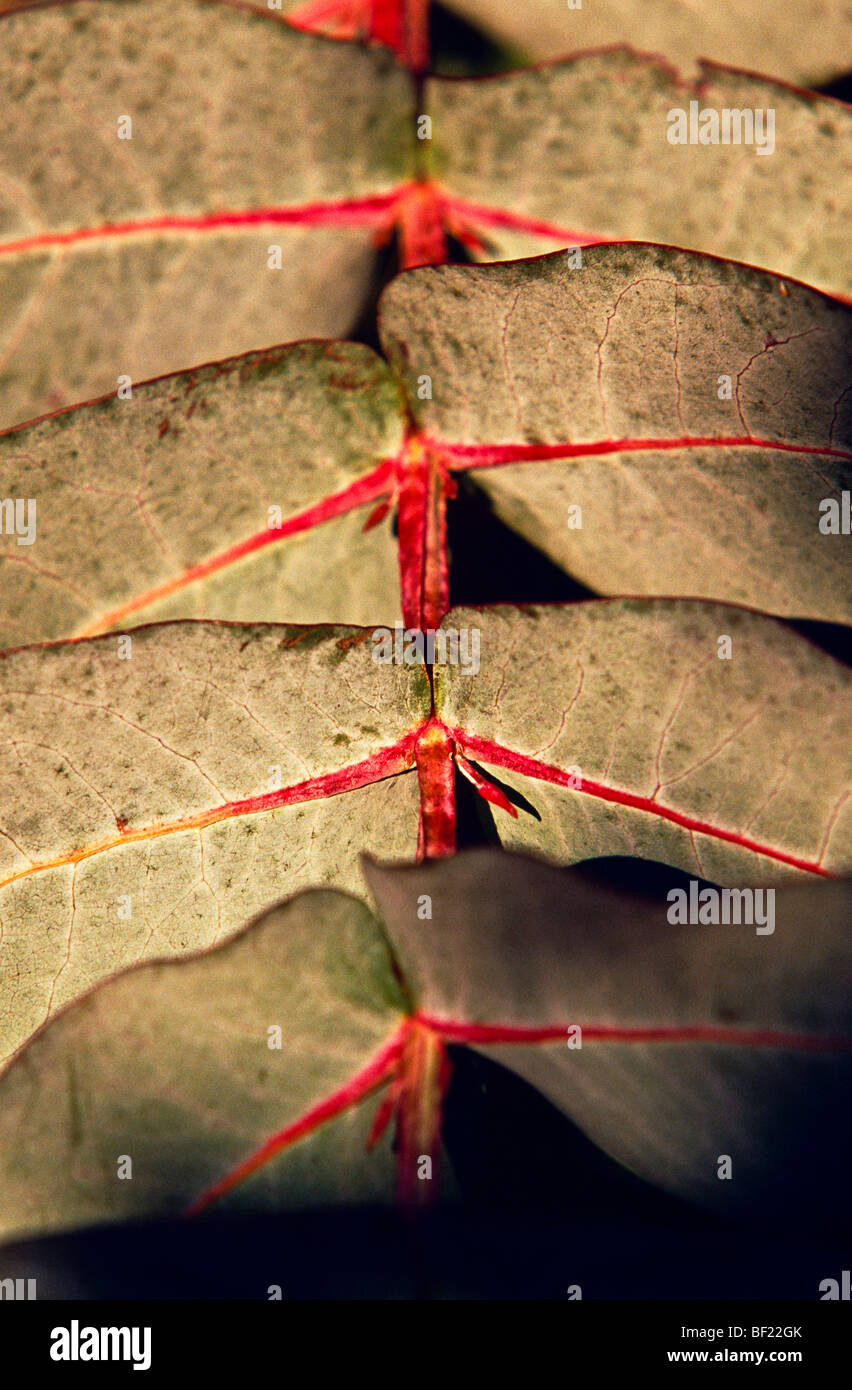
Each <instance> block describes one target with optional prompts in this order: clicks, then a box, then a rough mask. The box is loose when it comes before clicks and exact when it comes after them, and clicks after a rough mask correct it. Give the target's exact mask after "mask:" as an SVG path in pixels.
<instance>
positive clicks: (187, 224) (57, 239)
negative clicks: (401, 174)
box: [0, 189, 399, 256]
mask: <svg viewBox="0 0 852 1390" xmlns="http://www.w3.org/2000/svg"><path fill="white" fill-rule="evenodd" d="M398 197H399V190H397V189H392V190H391V192H389V193H377V194H376V195H375V196H373V197H367V198H348V199H347V198H341V199H336V200H329V201H326V202H316V203H303V204H300V205H294V206H290V207H264V208H242V209H237V210H234V209H229V210H227V211H222V212H207V213H200V214H197V215H194V216H185V217H181V216H177V215H170V214H167V215H163V216H159V217H140V218H131V219H128V220H127V221H125V222H105V223H102V224H101V225H100V226H96V227H75V228H73V229H71V230H69V231H66V232H40V233H38V234H36V235H35V236H28V237H20V238H19V239H18V240H17V241H6V242H2V243H0V256H3V255H6V256H8V255H21V254H24V253H25V252H28V251H44V250H47V251H49V250H54V249H59V248H61V247H64V246H76V245H79V244H81V243H83V242H89V241H108V240H111V239H115V238H119V237H128V236H142V235H145V234H146V233H150V232H215V231H220V230H222V229H223V228H227V227H252V226H263V225H266V226H287V225H290V224H293V225H302V226H325V227H328V226H367V227H381V226H385V225H387V224H388V222H389V220H390V219H391V218H392V216H393V212H394V209H395V206H396V202H397V199H398Z"/></svg>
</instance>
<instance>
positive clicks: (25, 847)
mask: <svg viewBox="0 0 852 1390" xmlns="http://www.w3.org/2000/svg"><path fill="white" fill-rule="evenodd" d="M368 637H369V633H368V632H364V631H363V630H361V629H351V628H348V629H347V628H340V629H335V628H290V627H272V626H269V627H260V626H255V627H243V626H241V625H239V624H224V623H222V624H217V623H167V624H162V625H154V626H151V627H143V628H138V629H136V630H135V631H134V632H133V635H132V643H133V648H132V657H131V659H129V660H122V659H120V658H119V655H118V641H119V639H118V638H116V637H114V636H109V637H102V638H95V639H92V640H90V641H86V642H79V643H70V644H66V645H58V646H54V647H44V648H39V647H32V648H25V649H23V650H20V651H18V652H15V653H12V654H11V655H7V656H5V657H4V658H2V659H0V666H2V676H0V689H2V710H0V729H2V732H0V760H2V775H0V787H2V803H3V804H2V813H0V815H2V826H3V834H2V837H0V864H2V868H0V881H2V887H0V902H1V903H2V906H0V920H2V922H3V928H4V930H3V935H2V940H0V979H2V993H3V1018H2V1040H0V1057H2V1058H5V1057H7V1056H8V1055H9V1053H10V1052H11V1051H13V1050H14V1049H15V1048H16V1047H18V1046H19V1045H20V1043H21V1042H22V1041H23V1040H24V1039H25V1038H26V1037H28V1036H29V1035H30V1034H31V1033H32V1032H33V1031H34V1029H35V1028H37V1027H38V1026H39V1025H40V1024H41V1022H42V1021H43V1020H44V1019H45V1018H46V1017H48V1016H49V1015H50V1014H51V1013H52V1012H53V1011H55V1010H56V1009H57V1008H59V1007H61V1006H62V1004H63V1003H65V1002H67V1000H69V999H71V998H74V997H76V996H77V995H79V994H80V993H81V992H82V991H83V990H85V989H86V988H88V987H89V986H90V985H91V984H93V983H95V982H96V981H98V980H100V979H103V978H104V976H106V975H109V974H112V973H114V972H115V971H116V970H119V969H121V968H123V967H124V966H127V965H129V964H132V963H134V962H135V961H137V960H142V959H149V960H150V959H152V958H154V957H156V956H163V955H169V954H175V955H179V954H181V953H184V952H186V951H194V950H198V949H200V948H201V947H203V946H207V945H210V944H211V942H214V941H217V940H222V939H223V938H224V937H226V936H230V935H232V934H233V933H234V932H235V931H236V930H237V929H238V928H239V927H241V926H242V925H243V924H244V923H245V922H246V920H247V919H248V918H249V917H252V916H254V915H255V914H256V913H257V912H258V911H260V910H261V909H263V908H267V907H269V906H271V904H272V903H274V902H276V901H277V900H278V899H280V898H282V897H284V896H286V895H288V894H289V893H291V892H293V891H297V890H298V888H299V887H308V886H316V885H320V884H323V883H334V884H335V885H336V886H340V887H342V888H346V889H357V890H359V891H360V892H361V894H362V895H363V893H364V888H363V880H362V878H361V874H360V870H359V868H358V855H359V853H360V852H361V851H362V850H364V849H365V847H370V848H372V850H373V851H374V852H375V853H376V854H380V855H382V857H385V856H386V855H387V856H390V857H391V858H393V857H394V856H395V855H397V856H399V857H402V858H405V859H411V858H412V857H413V856H414V853H415V851H416V847H417V820H418V815H417V786H416V781H415V779H414V778H413V777H411V776H408V777H403V778H391V780H389V781H387V782H384V781H383V780H382V779H384V778H388V777H390V774H392V773H394V772H398V771H400V770H402V769H403V768H406V767H410V766H412V764H413V751H412V746H411V745H412V742H413V738H412V735H411V730H413V729H416V728H417V727H418V726H419V724H420V723H421V722H422V721H423V720H424V719H425V718H427V717H428V713H429V691H428V682H427V680H426V675H425V672H424V671H423V670H422V669H419V668H418V669H417V670H411V668H406V667H403V668H399V667H394V666H390V667H388V666H380V665H377V664H376V663H375V662H374V661H373V660H372V647H371V645H370V643H369V641H367V640H365V639H367V638H368ZM344 790H345V791H346V793H347V794H346V795H345V796H340V795H336V793H338V792H341V791H344Z"/></svg>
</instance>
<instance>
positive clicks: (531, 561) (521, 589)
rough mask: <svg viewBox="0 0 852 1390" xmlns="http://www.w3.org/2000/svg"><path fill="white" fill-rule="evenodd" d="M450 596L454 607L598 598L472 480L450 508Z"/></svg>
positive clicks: (462, 487)
mask: <svg viewBox="0 0 852 1390" xmlns="http://www.w3.org/2000/svg"><path fill="white" fill-rule="evenodd" d="M447 513H448V515H447V533H448V540H449V549H450V593H451V594H452V600H453V605H454V606H458V605H461V604H486V603H518V604H524V603H570V602H574V601H576V600H579V599H585V598H597V597H598V595H597V594H595V593H594V592H593V590H591V589H587V588H586V586H585V585H584V584H581V583H580V582H579V580H576V579H572V578H571V576H570V575H569V574H566V573H565V571H564V570H561V569H560V568H559V566H558V565H555V564H554V563H553V561H552V560H548V558H547V556H546V555H543V554H542V552H541V551H540V550H536V548H535V547H534V546H532V545H530V544H529V543H528V542H527V541H525V540H523V539H522V538H521V537H520V536H519V535H517V534H516V533H515V532H514V531H512V530H511V529H510V528H509V527H508V526H506V525H505V523H504V522H502V521H501V520H500V518H499V517H498V516H497V515H496V514H495V512H494V510H493V508H492V506H491V502H490V501H489V499H488V498H487V497H486V496H485V493H484V492H481V491H480V490H479V488H477V487H476V486H475V485H474V484H473V483H471V482H470V481H469V480H468V479H467V478H464V477H460V478H459V495H458V498H457V499H456V500H455V501H454V502H451V503H450V505H449V506H448V508H447Z"/></svg>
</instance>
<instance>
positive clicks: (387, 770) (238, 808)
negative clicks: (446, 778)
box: [0, 729, 420, 889]
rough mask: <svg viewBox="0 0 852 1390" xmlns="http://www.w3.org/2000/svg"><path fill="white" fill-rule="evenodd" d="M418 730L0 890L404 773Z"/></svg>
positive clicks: (72, 853)
mask: <svg viewBox="0 0 852 1390" xmlns="http://www.w3.org/2000/svg"><path fill="white" fill-rule="evenodd" d="M419 732H420V730H419V729H415V730H413V731H412V732H410V733H407V734H404V735H403V737H402V738H401V739H399V740H398V742H397V743H394V744H392V745H391V746H390V747H388V748H383V749H381V751H380V752H378V753H374V754H372V755H371V757H369V758H364V759H363V760H362V761H361V762H358V763H350V764H349V765H348V766H347V767H343V768H340V769H339V770H338V771H336V772H327V773H324V774H323V775H321V776H319V777H310V778H307V779H306V780H305V781H304V782H296V783H293V785H292V786H289V787H282V788H281V789H280V790H278V791H273V792H265V793H264V794H263V795H261V796H250V797H244V798H243V799H242V800H239V801H226V802H223V803H222V804H221V805H219V806H212V807H210V808H209V809H208V810H205V811H199V812H197V813H196V814H195V815H192V816H185V817H183V818H182V819H180V820H175V821H162V822H160V823H158V824H155V825H148V826H142V827H140V828H139V829H127V828H121V827H119V828H117V833H116V834H115V835H113V836H112V837H110V838H108V839H104V840H101V841H99V842H98V843H97V844H94V845H86V846H83V847H81V848H79V849H74V850H68V851H66V852H65V853H63V854H59V855H57V856H56V857H55V858H53V859H49V860H42V861H40V862H38V863H35V864H29V865H27V867H26V868H23V869H17V870H15V872H14V873H10V874H7V875H6V877H5V878H3V879H0V889H3V888H7V887H8V886H9V885H10V884H12V883H16V882H17V881H18V880H19V879H23V878H30V877H32V876H33V875H34V874H40V873H46V872H47V871H48V870H51V869H60V868H65V867H66V866H68V865H71V864H79V863H80V862H81V861H82V860H84V859H92V858H94V857H95V855H98V854H105V853H107V852H108V851H109V850H114V849H120V848H121V847H122V846H124V845H128V844H134V843H137V842H139V841H143V842H148V841H150V840H156V839H159V838H160V837H161V836H163V835H179V834H182V833H184V832H185V831H187V830H204V829H206V828H207V826H209V825H215V824H217V823H218V822H219V821H223V820H232V819H233V818H235V817H237V816H252V815H259V814H261V813H262V812H264V811H274V810H275V809H276V808H277V807H279V806H293V805H295V804H297V803H299V802H303V801H318V800H322V799H323V798H324V797H329V796H339V795H340V794H341V793H342V792H348V791H356V790H357V789H358V788H359V787H365V786H368V785H369V784H370V783H373V782H379V781H382V780H383V779H384V778H385V777H394V776H396V774H397V773H400V772H407V771H409V770H410V769H411V768H413V766H414V748H415V744H416V741H417V736H418V734H419Z"/></svg>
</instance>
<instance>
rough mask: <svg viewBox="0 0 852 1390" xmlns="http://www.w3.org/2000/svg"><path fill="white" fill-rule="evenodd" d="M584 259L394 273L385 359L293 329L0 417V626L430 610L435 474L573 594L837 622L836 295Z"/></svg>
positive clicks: (658, 258)
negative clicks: (19, 423) (694, 601)
mask: <svg viewBox="0 0 852 1390" xmlns="http://www.w3.org/2000/svg"><path fill="white" fill-rule="evenodd" d="M583 258H584V259H583V266H582V268H581V269H576V268H575V267H574V262H573V253H571V252H565V253H561V254H560V253H557V254H554V255H551V256H548V257H541V258H536V259H533V260H530V261H527V262H522V263H520V264H515V265H501V266H494V267H482V268H478V267H444V268H440V269H437V268H436V269H426V268H424V269H420V270H416V271H412V272H410V273H408V274H406V275H404V276H401V277H398V278H397V280H396V281H395V282H394V283H393V284H392V285H391V286H390V287H389V288H388V289H387V290H386V291H385V294H384V296H383V298H382V301H381V313H380V319H381V334H382V340H383V344H384V347H385V351H386V353H387V356H388V359H389V364H390V369H389V367H388V364H386V363H385V362H383V361H382V360H381V359H380V358H379V357H377V356H376V355H375V354H374V353H372V352H371V351H370V350H369V349H367V348H364V347H361V346H358V345H355V344H341V343H325V344H322V343H304V344H296V345H290V346H287V347H283V348H274V349H270V350H269V351H267V352H265V353H259V354H253V355H248V356H246V357H245V358H243V359H232V360H230V361H226V362H222V363H218V364H215V365H213V366H211V367H207V368H203V369H196V370H192V371H189V372H185V373H182V374H181V375H179V376H176V377H172V378H168V379H166V380H163V381H157V382H153V383H151V384H149V385H146V386H141V387H138V388H136V391H135V392H134V396H133V398H132V399H131V400H120V399H117V398H112V399H108V400H105V401H103V402H100V403H98V404H96V405H91V406H86V407H83V408H80V409H76V410H70V411H67V412H65V413H61V414H59V415H57V416H55V417H53V418H50V419H47V420H44V421H42V422H40V423H38V424H35V425H32V426H29V427H26V428H22V429H18V430H12V431H10V432H7V433H6V434H3V435H0V496H3V497H12V498H15V497H19V498H34V499H35V500H36V502H37V508H38V512H37V539H36V541H35V543H34V544H33V545H32V546H28V545H24V544H21V543H20V537H19V536H17V535H16V534H14V533H8V534H5V535H2V536H0V577H2V585H0V645H2V646H6V647H9V646H13V645H16V646H17V645H22V644H24V643H27V642H33V641H41V640H52V639H56V638H62V637H78V636H86V635H90V634H92V633H94V632H99V631H103V630H105V629H107V628H110V627H120V626H122V625H126V624H127V623H128V622H129V623H134V622H142V621H153V620H158V619H164V618H194V617H211V618H233V619H239V620H243V621H267V620H270V621H287V622H299V623H304V622H316V621H323V622H344V623H352V622H354V623H368V622H374V623H383V624H390V623H392V622H394V621H395V619H396V618H397V617H398V616H399V613H400V596H401V606H402V613H403V616H404V618H405V620H406V622H408V623H420V622H421V620H422V625H424V626H436V625H437V623H439V622H440V620H441V617H442V616H443V614H444V613H445V612H446V608H447V604H448V602H449V594H448V587H447V584H448V580H447V566H448V556H447V545H446V535H445V527H446V514H447V507H448V505H449V506H451V505H452V501H451V498H452V494H453V490H454V487H455V486H456V480H457V479H458V478H459V477H464V478H469V479H471V480H473V481H474V482H475V483H476V484H477V485H478V486H479V487H481V488H483V489H484V490H485V491H486V492H487V493H488V495H489V496H490V497H491V498H492V499H493V502H494V505H495V508H496V509H497V511H498V512H499V514H500V515H501V516H502V517H504V519H505V520H506V521H507V522H508V523H509V524H510V525H511V526H512V527H513V528H514V529H515V530H517V531H518V532H519V533H520V534H521V535H522V536H524V537H525V538H526V539H528V540H529V541H531V542H532V543H533V544H534V545H536V546H537V547H538V548H539V549H541V550H543V551H544V552H546V553H547V554H548V555H549V556H551V557H552V558H553V559H554V560H555V561H556V562H557V563H558V564H559V565H561V566H562V567H563V568H564V569H566V570H567V571H568V572H569V573H571V574H573V575H575V576H576V577H578V578H579V579H581V580H582V581H583V582H584V583H586V584H587V585H588V586H590V587H591V588H593V589H595V590H597V591H599V592H604V593H606V592H609V593H613V592H615V593H618V592H621V593H632V594H647V595H670V596H672V597H674V596H679V595H689V596H695V597H701V598H711V599H720V600H725V601H727V602H733V603H743V604H748V605H750V606H752V607H755V608H759V609H762V610H763V611H767V612H772V613H777V614H780V615H783V616H788V617H794V618H816V619H821V620H826V621H835V622H843V621H849V620H850V617H852V567H850V565H849V561H848V555H847V551H848V538H847V537H846V536H844V535H842V534H825V533H824V531H823V529H821V522H822V516H823V512H822V506H823V503H824V502H829V503H831V504H832V505H834V506H836V507H837V508H838V510H839V509H840V507H841V504H842V497H843V493H844V491H848V490H849V489H850V488H852V442H851V441H850V431H851V430H852V404H851V403H852V395H850V393H849V386H848V383H849V379H850V371H849V367H850V357H852V354H851V353H850V320H852V315H850V311H849V309H848V308H847V307H846V306H843V305H840V304H838V303H837V302H836V301H834V300H831V299H827V298H826V297H825V296H824V295H821V294H819V293H817V292H815V291H812V290H807V289H805V288H804V287H803V286H800V285H793V284H791V285H789V286H788V287H786V293H784V294H781V293H780V292H779V288H780V287H779V282H778V280H777V279H776V277H774V276H771V275H768V274H766V273H764V272H760V271H755V270H750V269H747V268H745V267H743V266H739V265H734V264H730V263H725V262H722V261H717V260H715V259H712V258H708V257H700V256H695V255H690V254H689V253H687V252H678V251H672V250H667V249H664V248H660V247H646V246H626V247H625V246H596V247H588V248H586V249H585V250H584V251H583ZM720 381H721V382H723V383H727V388H726V387H725V385H724V384H723V385H722V386H720V385H719V383H720ZM424 383H428V391H429V392H431V399H424V398H423V397H424ZM720 392H721V393H722V397H723V398H720ZM81 460H82V461H83V462H82V464H81ZM377 505H378V506H379V508H381V507H383V506H390V505H393V506H395V508H396V512H397V521H398V527H397V529H398V537H397V544H396V546H394V542H393V539H392V537H391V534H390V523H389V521H388V520H384V521H383V523H382V524H380V525H375V526H373V527H372V529H369V530H368V531H366V533H365V531H364V527H365V525H369V523H370V521H371V520H373V519H375V515H376V514H375V508H376V506H377ZM272 508H274V509H276V510H274V511H271V510H270V509H272ZM578 509H579V511H578ZM578 521H579V522H580V523H581V524H580V525H578V524H577V522H578ZM395 550H396V552H397V553H396V556H395V553H394V552H395ZM396 570H398V577H395V571H396Z"/></svg>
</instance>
